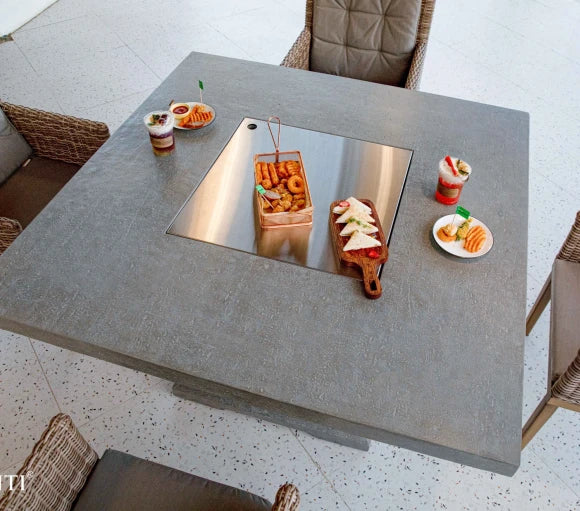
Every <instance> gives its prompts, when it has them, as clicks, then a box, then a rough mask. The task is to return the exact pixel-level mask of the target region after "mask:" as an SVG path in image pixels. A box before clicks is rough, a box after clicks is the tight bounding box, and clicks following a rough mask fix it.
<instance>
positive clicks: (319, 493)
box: [300, 481, 349, 511]
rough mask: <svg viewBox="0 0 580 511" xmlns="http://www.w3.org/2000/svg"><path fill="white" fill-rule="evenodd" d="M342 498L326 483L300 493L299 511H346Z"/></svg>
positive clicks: (323, 482)
mask: <svg viewBox="0 0 580 511" xmlns="http://www.w3.org/2000/svg"><path fill="white" fill-rule="evenodd" d="M348 509H349V508H348V507H347V506H346V504H345V502H344V500H343V499H342V497H341V496H340V495H339V494H338V493H336V492H335V491H334V490H333V488H332V486H331V485H330V483H329V482H328V481H322V482H321V483H319V484H317V485H316V486H314V487H313V488H310V489H309V490H307V491H301V492H300V511H348Z"/></svg>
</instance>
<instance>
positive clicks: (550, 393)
mask: <svg viewBox="0 0 580 511" xmlns="http://www.w3.org/2000/svg"><path fill="white" fill-rule="evenodd" d="M550 300H552V310H551V319H550V351H549V364H548V388H547V391H546V395H545V396H544V398H543V399H542V400H541V402H540V404H539V405H538V406H537V408H536V409H535V410H534V412H533V413H532V415H531V416H530V418H529V420H528V421H527V423H526V425H525V426H524V429H523V432H522V449H523V448H524V447H525V446H526V445H527V444H528V443H529V442H530V440H531V439H532V438H533V437H534V435H535V434H536V433H537V432H538V431H539V429H540V428H541V427H542V426H543V425H544V424H545V423H546V421H547V420H548V419H549V418H550V417H551V416H552V415H553V413H554V412H555V411H556V409H557V408H558V407H562V408H567V409H569V410H573V411H576V412H580V317H579V315H578V304H579V303H580V211H579V212H578V213H577V214H576V221H575V222H574V225H573V226H572V229H571V230H570V233H569V234H568V237H567V238H566V241H565V242H564V245H563V246H562V248H561V249H560V252H558V255H557V256H556V260H555V262H554V266H553V268H552V271H551V272H550V275H549V276H548V279H547V280H546V283H545V284H544V287H543V288H542V290H541V292H540V295H539V296H538V298H537V300H536V303H535V304H534V306H533V307H532V309H531V311H530V313H529V315H528V318H527V320H526V335H528V334H529V333H530V332H531V330H532V328H533V327H534V325H535V324H536V321H537V320H538V318H539V316H540V315H541V314H542V312H543V310H544V309H545V308H546V305H547V304H548V302H549V301H550Z"/></svg>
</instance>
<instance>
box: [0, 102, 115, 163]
mask: <svg viewBox="0 0 580 511" xmlns="http://www.w3.org/2000/svg"><path fill="white" fill-rule="evenodd" d="M0 108H1V109H2V110H4V113H5V114H6V116H7V117H8V118H9V119H10V121H11V122H12V124H14V126H15V128H16V129H17V130H18V132H19V133H20V134H21V135H22V136H23V137H24V138H25V139H26V141H27V142H28V143H29V144H30V145H31V146H32V149H33V150H34V152H35V154H36V155H37V156H42V157H44V158H51V159H53V160H60V161H64V162H67V163H75V164H77V165H84V164H85V163H86V162H87V160H88V159H89V158H90V157H91V156H92V155H93V154H94V153H95V152H96V151H97V150H98V149H99V147H101V146H102V145H103V144H104V143H105V141H106V140H107V139H108V138H109V128H108V127H107V125H106V124H105V123H102V122H97V121H88V120H85V119H79V118H77V117H72V116H70V115H63V114H55V113H52V112H44V111H42V110H37V109H35V108H29V107H24V106H18V105H12V104H10V103H2V102H0Z"/></svg>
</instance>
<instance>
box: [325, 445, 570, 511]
mask: <svg viewBox="0 0 580 511" xmlns="http://www.w3.org/2000/svg"><path fill="white" fill-rule="evenodd" d="M331 479H332V482H333V484H334V487H335V488H336V490H337V491H338V493H339V494H340V495H342V497H343V498H344V499H345V501H346V503H347V504H348V505H349V506H350V507H351V509H356V510H357V511H359V510H360V511H363V510H370V509H373V510H381V511H382V510H385V509H389V510H391V509H400V510H405V511H407V510H411V509H417V510H425V509H446V510H457V511H459V510H474V511H475V510H476V511H481V510H492V509H506V510H518V511H524V510H525V511H532V510H537V511H545V510H548V509H554V510H564V509H566V510H573V509H577V506H578V505H580V501H579V500H578V496H577V495H575V494H574V492H573V491H572V490H571V489H570V488H569V487H568V486H567V485H565V484H564V483H563V482H562V481H561V480H560V479H559V478H558V477H557V476H556V475H555V474H554V473H552V472H551V471H550V470H549V469H548V467H547V466H546V465H545V464H544V463H543V462H542V461H541V460H540V459H539V458H537V457H536V456H535V455H534V454H533V453H532V452H531V451H526V452H524V453H523V454H522V463H521V466H520V469H519V470H518V472H517V473H516V474H515V475H514V476H513V477H512V478H509V477H504V476H499V475H497V474H492V473H489V472H484V471H480V470H476V469H472V468H469V467H465V466H462V465H457V464H454V463H450V462H447V461H443V460H437V459H435V458H430V457H427V456H423V455H420V454H416V453H413V452H410V451H406V450H404V449H395V450H393V449H392V448H390V447H388V446H384V445H381V444H376V443H373V447H372V448H371V451H370V452H369V453H368V455H367V456H366V457H365V458H364V459H363V460H360V461H357V462H355V463H348V464H347V467H345V468H344V469H343V470H340V471H338V472H335V473H333V474H332V476H331Z"/></svg>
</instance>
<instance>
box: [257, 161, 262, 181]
mask: <svg viewBox="0 0 580 511" xmlns="http://www.w3.org/2000/svg"><path fill="white" fill-rule="evenodd" d="M256 184H257V185H260V184H262V170H261V169H260V165H259V164H258V163H256Z"/></svg>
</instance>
